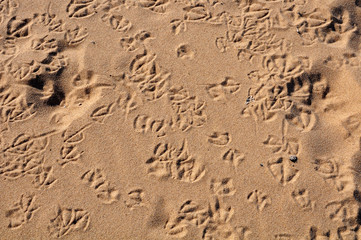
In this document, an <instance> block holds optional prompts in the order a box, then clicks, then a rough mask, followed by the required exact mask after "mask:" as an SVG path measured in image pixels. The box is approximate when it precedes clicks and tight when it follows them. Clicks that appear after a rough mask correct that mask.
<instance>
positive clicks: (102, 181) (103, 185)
mask: <svg viewBox="0 0 361 240" xmlns="http://www.w3.org/2000/svg"><path fill="white" fill-rule="evenodd" d="M81 180H82V181H83V182H84V183H85V184H87V185H89V187H90V188H93V189H94V191H95V193H96V196H97V198H99V199H100V200H101V201H102V203H104V204H111V203H113V202H116V201H119V198H120V193H119V190H117V189H116V188H115V187H114V186H112V185H111V184H110V182H109V181H108V180H107V179H106V176H105V174H104V172H103V171H102V170H101V169H99V168H96V169H92V170H88V171H86V172H85V173H83V174H82V176H81Z"/></svg>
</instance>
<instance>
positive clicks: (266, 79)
mask: <svg viewBox="0 0 361 240" xmlns="http://www.w3.org/2000/svg"><path fill="white" fill-rule="evenodd" d="M68 2H69V3H68V5H67V6H66V9H65V11H66V13H67V16H68V17H69V18H70V19H85V18H93V17H95V15H99V17H98V19H99V20H100V21H101V22H102V23H104V24H105V26H107V27H109V28H110V29H112V30H114V31H116V32H118V33H119V34H121V37H120V41H119V44H120V47H121V48H122V49H123V50H124V51H127V52H137V53H136V54H135V57H134V58H133V59H132V61H131V62H130V64H129V69H128V71H127V72H125V73H122V74H121V75H120V76H119V82H118V83H116V88H115V89H116V91H117V94H118V95H117V99H116V100H115V101H114V102H111V103H109V104H106V105H102V106H96V107H95V108H94V109H93V111H92V112H91V114H90V115H89V118H90V119H91V120H92V121H93V122H94V123H104V122H105V120H106V119H107V118H109V117H110V116H111V115H112V114H114V113H115V112H116V110H118V109H120V110H121V111H122V112H123V113H124V115H125V116H126V117H127V116H128V115H129V114H130V112H132V111H134V110H136V109H138V107H139V105H138V102H137V99H138V98H141V99H142V101H144V102H153V101H158V100H160V99H161V98H163V97H164V98H166V99H167V100H168V102H169V104H170V105H171V108H172V114H171V117H165V118H154V117H152V116H148V115H145V114H138V115H136V116H135V117H134V119H133V128H134V130H135V132H137V133H143V134H146V133H152V134H155V135H156V136H157V137H158V138H160V137H165V136H166V133H167V131H168V129H172V130H173V131H174V130H180V131H181V132H186V131H188V130H190V129H191V128H194V127H202V126H204V125H205V124H206V122H207V121H208V119H207V115H206V113H205V107H206V102H205V101H202V100H200V99H198V97H197V96H195V95H193V94H191V93H190V92H189V90H187V89H185V88H184V87H183V86H171V85H170V83H169V82H170V81H169V79H170V77H171V73H169V72H168V71H166V70H164V69H163V68H162V67H160V66H159V65H158V63H157V62H156V57H157V55H156V54H155V53H153V52H151V51H150V50H149V49H147V48H146V44H147V42H148V41H149V40H151V39H153V37H152V36H153V35H152V34H151V33H150V32H148V31H146V30H140V31H138V32H136V33H134V32H131V30H132V29H133V28H134V26H133V24H132V23H131V22H130V21H129V20H127V19H126V18H125V17H124V16H123V15H121V14H119V13H117V11H118V10H119V7H120V6H121V5H126V6H127V7H134V6H138V7H141V8H144V9H146V10H147V11H152V12H153V13H154V14H164V13H165V12H166V10H167V6H168V5H169V3H170V2H171V1H168V0H165V1H164V0H146V1H124V2H122V1H119V2H117V1H95V0H70V1H68ZM176 2H178V3H179V4H183V5H184V7H183V9H182V11H183V16H182V17H181V18H178V19H173V20H171V22H170V27H171V31H172V32H173V33H174V34H175V35H178V34H181V33H182V32H184V31H186V30H187V25H189V24H192V23H200V22H202V23H207V24H216V25H221V24H225V26H226V32H225V34H224V36H221V37H218V38H216V39H214V42H215V47H216V48H218V49H219V51H220V52H226V51H229V49H230V47H234V48H235V49H236V52H237V58H238V60H239V61H241V62H243V61H246V62H250V63H252V62H254V60H256V59H259V60H260V62H262V67H261V68H260V69H258V70H254V71H252V72H250V73H249V74H248V77H249V80H251V81H252V82H253V83H254V85H253V86H252V87H251V88H250V89H249V92H248V98H247V100H246V107H245V108H244V109H243V110H242V112H241V115H242V116H244V117H252V118H254V120H256V121H264V122H269V121H271V120H274V119H276V116H279V115H282V114H284V120H283V121H282V133H281V135H268V137H267V139H265V140H264V141H263V144H264V145H265V147H267V148H269V149H271V151H272V153H273V154H274V155H275V156H274V158H271V159H269V160H268V161H267V164H266V166H267V169H268V171H269V173H270V176H271V177H272V178H274V179H275V180H276V182H277V183H279V184H281V185H282V186H283V187H285V186H286V185H287V186H289V185H291V184H292V183H294V182H295V181H297V179H298V178H299V176H300V174H301V172H300V170H299V169H298V168H297V164H296V162H297V160H298V159H299V149H301V148H302V146H301V145H300V141H299V139H298V138H297V137H293V138H292V137H289V134H288V126H289V125H290V126H293V127H296V128H297V129H299V130H300V132H308V131H311V130H312V129H313V127H314V126H315V125H316V124H317V116H316V113H315V112H314V111H313V109H312V100H313V99H315V98H325V97H326V96H327V92H328V90H327V89H328V83H327V81H326V80H325V79H324V78H323V77H322V76H313V75H310V74H308V72H309V70H310V69H311V65H312V62H311V60H310V59H308V57H306V56H292V55H290V54H287V53H286V52H287V50H288V49H290V48H291V47H292V44H291V43H289V42H288V41H286V40H284V39H278V38H277V37H276V35H275V34H273V33H271V31H269V30H270V29H284V28H285V27H287V26H288V25H291V26H294V27H295V28H296V29H297V34H298V35H299V36H300V37H301V38H302V40H303V44H304V45H313V44H315V43H317V42H318V43H321V44H325V45H327V44H333V43H338V42H342V41H343V39H344V38H348V36H350V34H351V33H352V32H355V31H356V30H357V27H356V26H354V25H352V24H351V20H350V13H349V12H348V11H349V10H347V9H344V8H342V7H340V8H339V9H336V10H337V11H332V12H329V13H328V14H327V16H322V14H321V12H320V11H319V9H314V10H308V11H306V12H300V9H302V7H303V6H305V5H306V4H307V1H283V4H282V7H281V9H280V11H279V12H273V11H271V10H270V8H269V6H271V5H272V4H276V2H277V1H272V0H270V1H267V0H265V1H262V2H263V3H264V4H258V3H252V4H246V5H242V4H243V3H241V2H242V1H235V3H236V4H239V8H240V10H241V13H240V15H237V16H236V15H232V14H230V13H225V12H221V13H217V12H216V7H217V6H218V5H221V4H222V2H221V1H218V0H213V1H199V2H198V1H187V0H184V1H182V0H181V1H176ZM18 7H19V3H18V2H17V1H13V0H7V1H0V14H1V16H0V17H1V21H2V22H5V23H6V24H7V27H6V28H7V29H6V37H5V39H4V43H3V46H1V49H0V53H1V54H2V55H4V56H15V55H16V54H22V53H23V52H19V51H24V50H23V48H19V41H18V40H19V39H26V38H28V37H29V36H32V31H33V28H34V27H36V26H41V27H43V28H45V29H47V30H48V31H49V33H54V34H55V35H56V34H58V35H56V37H54V38H50V37H48V36H42V37H40V38H32V40H31V43H30V44H29V46H30V49H31V51H38V52H42V53H46V54H47V56H48V58H47V59H46V61H44V60H43V61H35V60H34V61H32V62H30V63H23V62H20V61H19V62H18V60H17V59H16V58H15V57H12V58H9V59H10V60H9V62H8V63H6V64H5V63H1V68H2V69H4V71H3V72H4V75H5V76H7V77H9V78H11V79H13V80H14V81H16V82H17V83H26V84H28V85H29V86H30V87H33V88H36V87H34V83H33V82H32V81H33V80H34V79H36V78H39V77H42V76H44V75H52V76H53V75H56V74H59V73H60V72H61V71H62V70H63V69H64V68H66V67H68V65H69V64H70V63H69V60H68V58H67V56H64V55H63V54H62V51H61V50H59V49H60V46H59V44H58V42H59V41H58V40H59V39H61V40H64V41H65V43H66V47H72V48H76V47H78V46H79V45H80V44H82V43H83V42H84V41H85V40H86V39H87V37H88V35H89V33H88V32H87V29H86V28H84V27H83V26H81V25H73V26H71V27H69V26H67V25H65V24H64V21H63V20H62V19H60V18H59V17H58V16H56V15H55V14H51V13H50V7H49V9H48V10H47V12H46V13H36V14H34V17H33V18H23V19H21V18H18V17H17V16H13V14H14V12H16V11H17V9H18ZM98 13H100V14H98ZM245 22H248V23H252V24H244V25H242V23H245ZM329 25H333V26H334V27H333V28H329V27H328V26H329ZM19 49H20V50H19ZM192 49H193V48H192V46H190V45H188V44H182V45H179V46H178V47H177V48H176V57H178V58H181V59H189V60H190V59H193V58H194V54H195V53H194V51H193V50H192ZM139 52H140V53H139ZM323 64H324V65H325V66H328V67H331V68H335V67H336V68H341V67H344V66H351V67H355V66H356V67H357V66H359V65H360V64H359V59H358V56H357V55H355V54H348V53H345V54H342V55H340V56H329V57H327V59H325V60H324V62H323ZM3 65H4V66H3ZM84 74H85V75H88V73H84V72H81V73H79V74H78V75H76V76H74V79H73V85H74V87H75V88H77V89H76V90H73V91H71V92H70V93H65V96H63V97H62V94H63V95H64V93H60V92H59V89H57V88H56V86H55V84H54V83H52V82H45V83H44V89H40V90H41V93H42V95H43V96H42V98H41V99H42V100H43V101H44V102H45V103H46V104H48V105H49V106H57V105H60V103H61V102H63V99H62V98H64V99H65V101H64V102H65V105H67V104H69V103H71V104H69V105H76V104H79V105H81V104H84V103H87V100H86V99H87V97H89V94H85V93H86V91H87V89H88V88H89V86H90V84H95V82H93V83H91V82H86V81H87V80H90V81H95V80H96V77H95V76H86V77H85V78H84V76H83V75H84ZM90 75H91V74H90ZM84 81H85V82H84ZM120 82H121V83H122V84H124V85H122V84H120ZM35 85H36V84H35ZM120 85H122V87H123V88H122V87H120ZM129 85H130V86H132V87H134V89H135V90H134V91H129V89H127V87H128V86H129ZM125 86H126V87H125ZM240 86H241V84H240V83H238V82H237V81H235V80H234V79H233V78H231V77H226V78H225V79H224V80H223V81H222V82H219V83H216V84H207V86H206V88H205V90H206V92H207V94H208V96H209V97H210V98H211V99H212V100H214V101H227V100H228V98H229V96H235V95H236V93H238V92H239V90H240ZM290 86H293V87H290ZM100 87H109V86H100ZM119 88H121V89H119ZM38 90H39V89H38ZM36 114H37V113H36V111H35V104H33V103H30V102H27V99H26V94H24V93H23V92H21V91H18V90H17V89H15V88H14V87H13V85H12V84H11V83H6V84H5V85H4V86H3V87H2V88H1V94H0V124H1V129H2V130H3V129H4V130H8V129H10V127H12V125H13V124H16V123H19V122H22V121H26V120H28V119H30V118H32V117H34V116H36ZM358 115H359V114H358V113H355V114H351V115H350V116H348V117H347V118H346V119H344V121H343V123H342V124H343V126H344V128H345V129H346V130H347V132H348V133H347V137H351V136H355V135H356V136H357V134H358V132H359V130H360V121H359V118H358V117H359V116H358ZM57 117H58V116H56V117H54V119H55V120H59V119H57ZM55 122H61V121H60V120H59V121H55ZM90 126H91V124H88V125H85V126H83V127H82V128H80V129H78V130H77V131H75V132H70V131H69V129H68V128H67V129H64V131H63V133H62V140H63V142H62V146H61V149H60V159H58V160H57V162H58V163H59V165H61V166H65V165H68V164H69V163H71V162H73V163H75V162H79V160H80V159H81V156H82V154H83V152H82V151H80V150H79V144H80V143H81V142H82V141H83V140H84V139H85V135H84V131H85V130H86V129H87V128H88V127H90ZM52 134H53V133H52V132H50V133H45V134H42V135H34V134H25V133H24V134H20V135H18V136H17V137H16V138H14V139H13V141H12V143H11V144H7V145H5V146H2V152H1V157H2V159H1V162H0V175H1V176H3V177H4V178H5V179H8V180H13V179H17V178H20V177H25V176H31V177H32V178H33V183H34V186H35V187H36V188H49V187H51V186H53V184H54V183H56V182H57V181H58V180H57V179H56V178H55V177H54V169H53V167H52V166H48V165H47V164H46V159H45V157H44V152H45V151H46V148H47V146H48V144H49V141H50V136H51V135H52ZM206 140H207V142H208V143H209V144H211V145H212V146H215V147H217V148H221V149H222V154H221V155H222V156H221V160H223V161H224V162H226V163H229V164H230V165H232V166H233V167H234V168H237V167H238V166H239V165H240V163H242V162H243V161H244V160H245V155H244V154H243V153H242V152H241V151H240V150H238V149H237V148H234V147H233V146H231V144H232V143H231V135H230V133H228V132H221V131H214V132H212V133H209V135H208V136H207V137H206ZM187 144H188V143H187V140H183V142H182V143H181V145H180V146H175V144H171V143H170V142H166V140H164V141H163V142H159V143H158V144H156V145H155V146H154V150H153V155H152V156H151V157H150V158H149V159H148V160H147V161H146V162H145V164H146V166H147V174H148V175H151V176H155V177H156V178H158V179H163V178H166V179H168V178H171V179H174V180H178V181H182V182H186V183H194V182H197V181H199V180H200V179H202V178H203V177H204V175H205V173H206V168H205V166H204V165H203V163H202V161H200V160H199V159H197V158H196V157H195V156H193V155H192V154H190V153H189V149H188V145H187ZM312 164H313V166H314V170H315V173H316V174H318V175H319V176H320V177H321V178H322V179H324V180H325V181H326V182H331V183H332V184H333V185H334V186H335V188H336V190H337V191H338V192H345V191H346V190H349V189H351V187H349V186H350V185H352V183H351V182H352V179H350V178H351V177H350V176H349V175H347V174H344V172H343V170H344V167H343V161H342V160H341V159H337V158H335V157H333V156H326V157H318V158H317V159H315V160H314V161H313V162H312ZM80 179H81V180H82V181H83V182H84V183H85V184H87V185H88V186H89V187H90V188H91V189H93V190H94V192H95V194H96V196H97V198H99V199H100V201H101V202H102V203H104V204H111V203H113V202H117V201H119V200H120V191H119V190H117V189H116V188H115V187H113V186H112V185H111V184H110V183H109V181H108V180H107V179H106V177H105V175H104V173H103V171H102V170H101V169H99V168H95V169H90V170H89V169H88V170H86V171H85V172H83V174H82V176H81V177H80ZM293 189H294V190H292V191H291V192H290V199H292V201H294V203H295V204H296V205H297V206H298V207H299V208H300V209H302V210H304V211H313V210H314V208H315V206H316V204H315V201H314V200H313V199H312V194H311V193H310V192H309V191H308V190H307V189H306V188H301V189H299V188H293ZM210 191H211V193H212V196H213V197H214V198H213V199H211V200H210V201H209V202H208V206H205V205H201V204H197V203H195V202H194V201H192V200H187V201H185V202H184V203H183V204H182V205H181V206H180V208H179V210H178V211H177V212H176V213H175V214H174V216H170V217H169V219H168V220H167V221H166V223H165V225H164V230H165V231H166V233H167V234H168V235H169V236H173V237H179V238H181V237H184V236H186V235H187V232H188V230H187V228H188V226H190V225H193V226H195V227H196V228H199V229H201V232H202V239H218V238H221V237H223V236H227V239H248V237H249V236H250V235H251V233H252V232H251V230H250V229H249V228H248V227H245V226H233V225H232V223H231V218H232V216H233V214H234V209H233V208H232V207H229V206H226V204H224V203H223V198H225V197H232V196H234V195H235V194H236V189H235V187H234V185H233V180H232V179H231V178H221V179H214V178H212V179H211V180H210ZM354 194H355V192H354ZM246 200H247V201H248V203H249V204H250V205H254V206H255V208H256V209H257V210H258V211H260V212H261V211H264V209H266V208H267V207H268V206H269V205H271V203H272V200H271V195H270V194H268V193H265V192H263V191H261V190H258V189H255V190H253V191H252V192H250V193H248V195H247V196H246ZM35 201H36V197H35V195H34V194H30V195H29V194H23V195H21V196H20V199H19V200H18V201H17V202H15V203H14V204H13V205H12V206H11V207H10V208H9V209H8V210H7V211H6V213H5V217H6V218H7V219H8V222H9V224H8V228H10V229H17V228H20V227H21V226H22V225H23V224H26V223H27V222H29V221H30V220H31V219H32V218H33V216H34V214H35V213H36V212H37V211H38V210H39V209H40V207H39V206H37V205H36V204H35ZM124 203H125V205H126V207H127V208H129V209H131V210H134V209H136V208H138V207H141V206H144V205H145V192H144V190H143V189H142V188H134V189H132V190H130V191H128V192H127V196H126V199H125V200H124ZM206 205H207V204H206ZM325 210H326V212H327V214H328V216H329V218H330V219H331V220H334V221H336V222H339V223H340V224H343V226H341V227H338V228H337V230H336V231H334V230H328V231H327V230H326V231H322V230H320V229H318V228H317V227H316V226H311V227H310V228H309V232H308V233H307V236H306V239H357V236H358V235H359V234H358V233H357V231H358V229H359V225H358V224H359V223H358V221H359V220H358V217H359V216H358V215H359V203H358V202H357V201H356V200H355V198H354V197H344V198H342V199H341V200H340V199H337V200H334V201H330V202H328V203H327V204H326V206H325ZM89 226H90V212H88V211H86V210H84V209H81V208H64V207H60V206H59V207H58V209H57V211H56V214H55V215H54V217H53V218H52V219H51V220H50V221H49V226H48V230H49V233H50V235H51V236H52V237H63V236H66V235H68V234H70V233H71V232H74V231H87V230H88V228H89ZM273 237H274V239H293V236H292V234H288V233H279V234H276V235H274V236H273Z"/></svg>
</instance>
